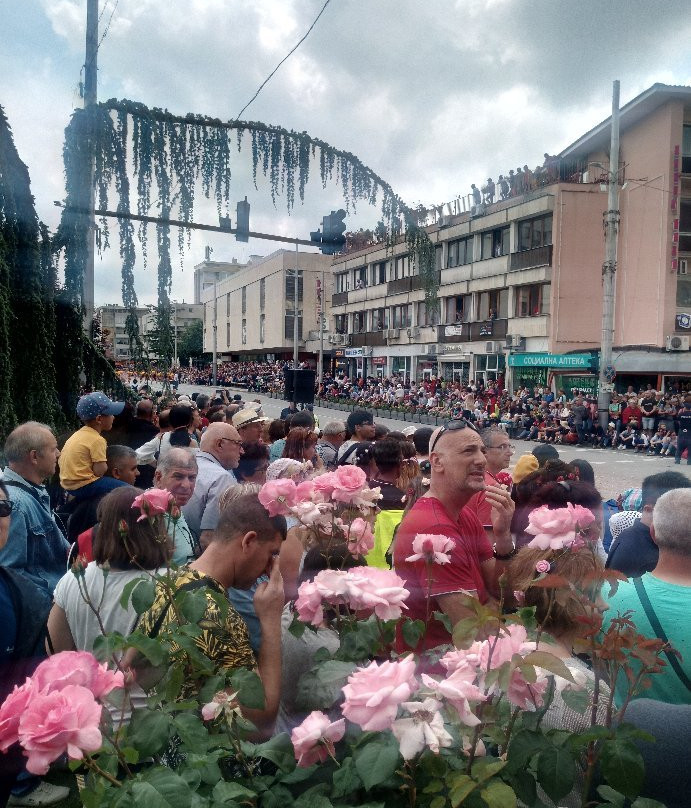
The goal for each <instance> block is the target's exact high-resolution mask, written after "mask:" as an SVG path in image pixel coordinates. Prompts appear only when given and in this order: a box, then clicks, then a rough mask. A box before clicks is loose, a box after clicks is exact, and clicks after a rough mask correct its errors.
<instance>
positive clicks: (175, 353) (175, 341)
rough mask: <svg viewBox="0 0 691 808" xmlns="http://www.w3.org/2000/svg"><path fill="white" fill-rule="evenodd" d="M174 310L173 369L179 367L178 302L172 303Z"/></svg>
mask: <svg viewBox="0 0 691 808" xmlns="http://www.w3.org/2000/svg"><path fill="white" fill-rule="evenodd" d="M172 303H173V305H174V306H175V308H174V309H173V367H174V368H176V367H177V366H178V301H177V300H173V301H172Z"/></svg>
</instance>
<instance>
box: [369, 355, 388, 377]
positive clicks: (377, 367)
mask: <svg viewBox="0 0 691 808" xmlns="http://www.w3.org/2000/svg"><path fill="white" fill-rule="evenodd" d="M372 366H373V374H374V375H375V376H376V377H377V378H378V379H383V378H384V377H385V376H386V357H385V356H373V357H372Z"/></svg>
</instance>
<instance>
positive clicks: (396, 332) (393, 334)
mask: <svg viewBox="0 0 691 808" xmlns="http://www.w3.org/2000/svg"><path fill="white" fill-rule="evenodd" d="M400 336H401V329H400V328H390V329H389V330H388V331H387V332H386V338H387V339H398V338H399V337H400Z"/></svg>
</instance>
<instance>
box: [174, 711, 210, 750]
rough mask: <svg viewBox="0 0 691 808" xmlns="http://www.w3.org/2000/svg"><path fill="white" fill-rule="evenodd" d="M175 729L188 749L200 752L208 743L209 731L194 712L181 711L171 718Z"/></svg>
mask: <svg viewBox="0 0 691 808" xmlns="http://www.w3.org/2000/svg"><path fill="white" fill-rule="evenodd" d="M173 726H174V727H175V731H176V732H177V734H178V735H179V736H180V740H181V741H182V742H183V744H184V745H185V746H186V747H188V748H189V749H191V750H193V751H195V752H201V751H203V750H205V749H206V748H207V746H208V745H209V732H208V730H207V729H206V727H205V726H204V724H203V723H202V720H201V718H199V717H198V716H196V715H195V714H194V713H181V714H180V715H176V716H175V718H174V719H173Z"/></svg>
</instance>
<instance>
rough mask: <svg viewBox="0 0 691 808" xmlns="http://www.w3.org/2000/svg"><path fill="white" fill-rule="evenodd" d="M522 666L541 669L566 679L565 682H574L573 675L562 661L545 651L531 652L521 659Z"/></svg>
mask: <svg viewBox="0 0 691 808" xmlns="http://www.w3.org/2000/svg"><path fill="white" fill-rule="evenodd" d="M523 664H524V665H533V666H534V667H536V668H543V669H544V670H546V671H549V672H550V673H553V674H555V675H556V676H561V678H562V679H566V681H567V682H574V678H573V674H572V673H571V671H570V670H569V669H568V667H567V666H566V664H565V663H564V661H563V660H562V659H559V657H555V656H554V654H550V653H548V652H547V651H531V653H529V654H528V655H527V656H524V657H523Z"/></svg>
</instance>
